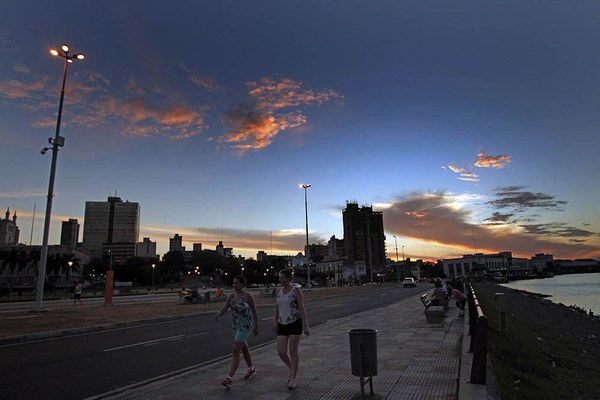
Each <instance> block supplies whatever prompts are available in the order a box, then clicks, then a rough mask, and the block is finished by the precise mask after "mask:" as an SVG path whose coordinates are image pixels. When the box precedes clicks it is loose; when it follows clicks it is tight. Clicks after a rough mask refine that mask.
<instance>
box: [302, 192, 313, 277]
mask: <svg viewBox="0 0 600 400" xmlns="http://www.w3.org/2000/svg"><path fill="white" fill-rule="evenodd" d="M311 186H312V185H311V184H310V183H303V184H301V185H300V187H301V188H302V189H304V216H305V221H306V249H304V253H305V254H304V255H305V256H306V266H307V271H308V288H309V289H310V286H311V281H310V258H309V257H308V252H309V249H308V197H307V194H306V190H307V189H308V188H309V187H311Z"/></svg>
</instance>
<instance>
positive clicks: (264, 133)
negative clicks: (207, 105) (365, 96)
mask: <svg viewBox="0 0 600 400" xmlns="http://www.w3.org/2000/svg"><path fill="white" fill-rule="evenodd" d="M247 86H248V94H249V95H250V96H251V97H252V98H253V99H254V101H253V102H252V103H251V104H238V105H235V106H231V107H229V108H228V109H227V111H226V112H225V115H224V119H225V121H224V124H225V126H226V128H227V130H228V132H227V133H226V134H225V135H224V136H223V138H222V141H223V142H226V143H231V144H232V145H233V147H234V148H235V149H236V150H237V152H238V154H239V155H242V154H244V153H245V152H247V151H248V150H260V149H263V148H265V147H267V146H269V145H270V144H271V143H273V140H274V139H275V137H276V136H277V135H279V134H280V133H281V132H283V131H286V130H289V129H292V128H297V127H300V126H302V125H304V124H306V123H307V122H308V118H307V117H306V116H305V115H304V114H303V112H302V110H300V109H299V108H298V107H301V106H308V105H313V104H316V105H321V104H323V103H325V102H328V101H333V100H338V101H343V96H341V95H340V94H339V93H337V92H336V91H335V90H333V89H325V90H313V89H302V84H301V83H300V82H297V81H294V80H293V79H280V80H274V79H271V78H262V79H260V80H259V81H257V82H255V81H252V82H248V83H247ZM289 108H294V109H292V110H287V111H286V110H285V109H289Z"/></svg>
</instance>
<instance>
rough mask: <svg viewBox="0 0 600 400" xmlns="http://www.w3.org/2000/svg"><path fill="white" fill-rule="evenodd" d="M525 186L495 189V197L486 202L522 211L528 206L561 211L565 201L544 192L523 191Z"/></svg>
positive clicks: (494, 205)
mask: <svg viewBox="0 0 600 400" xmlns="http://www.w3.org/2000/svg"><path fill="white" fill-rule="evenodd" d="M525 188H526V186H505V187H498V188H496V189H495V196H496V199H494V200H491V201H488V202H487V203H486V204H489V205H491V206H492V207H494V208H497V209H506V208H509V209H513V210H515V211H516V212H524V211H526V210H528V209H530V208H543V209H555V210H557V211H562V210H563V209H562V206H564V205H566V204H567V202H566V201H563V200H555V197H554V196H552V195H549V194H545V193H532V192H528V191H524V190H523V189H525Z"/></svg>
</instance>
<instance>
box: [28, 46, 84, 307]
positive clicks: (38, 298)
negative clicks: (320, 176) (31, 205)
mask: <svg viewBox="0 0 600 400" xmlns="http://www.w3.org/2000/svg"><path fill="white" fill-rule="evenodd" d="M50 54H52V55H53V56H57V57H62V58H64V59H65V62H64V67H63V79H62V88H61V91H60V102H59V103H58V117H57V119H56V133H55V135H54V138H48V142H49V143H50V144H51V145H52V147H51V148H48V147H44V148H43V149H42V151H41V153H42V154H46V152H47V151H48V150H52V164H51V166H50V181H49V183H48V197H47V199H46V217H45V219H44V237H43V240H42V249H41V251H40V266H39V270H38V281H37V290H36V293H35V310H36V311H42V308H43V304H42V302H43V299H44V280H45V277H46V261H47V258H48V236H49V234H50V216H51V214H52V197H54V178H55V176H56V161H57V159H58V148H59V147H62V146H64V145H65V138H64V137H62V136H60V121H61V118H62V109H63V103H64V100H65V82H66V80H67V70H68V66H69V64H70V63H72V62H73V60H83V59H84V58H85V56H84V55H83V54H81V53H75V54H73V55H70V54H69V46H67V45H66V44H63V45H62V47H61V50H56V49H51V50H50Z"/></svg>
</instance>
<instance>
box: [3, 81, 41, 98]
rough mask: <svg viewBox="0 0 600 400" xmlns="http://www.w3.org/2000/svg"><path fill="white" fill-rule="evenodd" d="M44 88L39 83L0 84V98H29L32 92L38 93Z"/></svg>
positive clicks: (9, 82)
mask: <svg viewBox="0 0 600 400" xmlns="http://www.w3.org/2000/svg"><path fill="white" fill-rule="evenodd" d="M45 88H46V84H45V83H44V82H41V81H37V82H31V83H24V82H19V81H16V80H10V81H7V82H0V96H4V97H8V98H11V99H16V98H27V97H31V95H32V92H40V91H42V90H44V89H45Z"/></svg>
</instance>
